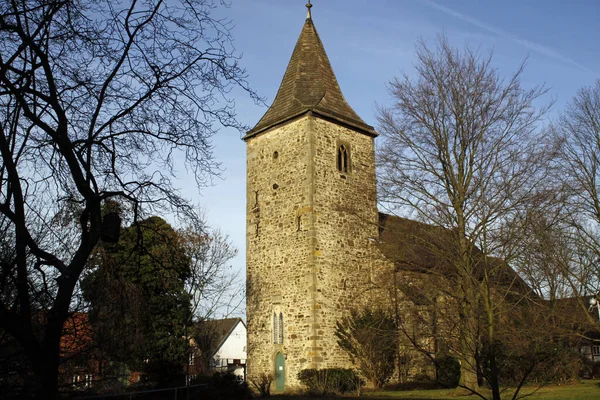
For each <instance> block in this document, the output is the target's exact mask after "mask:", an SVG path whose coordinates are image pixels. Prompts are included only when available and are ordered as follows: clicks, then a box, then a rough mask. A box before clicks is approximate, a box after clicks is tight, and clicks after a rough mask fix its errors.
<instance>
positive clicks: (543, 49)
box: [423, 0, 598, 76]
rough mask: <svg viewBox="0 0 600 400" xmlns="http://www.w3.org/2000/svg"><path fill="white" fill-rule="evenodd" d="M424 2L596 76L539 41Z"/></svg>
mask: <svg viewBox="0 0 600 400" xmlns="http://www.w3.org/2000/svg"><path fill="white" fill-rule="evenodd" d="M423 2H424V3H426V4H427V5H429V6H430V7H432V8H435V9H436V10H438V11H441V12H443V13H445V14H448V15H451V16H453V17H455V18H458V19H461V20H463V21H465V22H468V23H470V24H471V25H474V26H476V27H478V28H481V29H484V30H486V31H488V32H491V33H493V34H495V35H497V36H500V37H503V38H505V39H509V40H512V41H513V42H515V43H517V44H520V45H521V46H523V47H525V48H527V49H529V50H531V51H533V52H536V53H538V54H541V55H544V56H546V57H549V58H553V59H555V60H558V61H561V62H563V63H567V64H570V65H572V66H574V67H577V68H578V69H580V70H583V71H585V72H588V73H590V74H592V75H594V76H598V73H597V72H596V71H593V70H591V69H589V68H588V67H586V66H585V65H582V64H579V63H578V62H577V61H575V60H573V59H572V58H569V57H566V56H564V55H562V54H561V53H559V52H557V51H556V50H554V49H552V48H550V47H547V46H544V45H542V44H539V43H535V42H531V41H529V40H525V39H521V38H520V37H518V36H516V35H513V34H511V33H508V32H506V31H504V30H502V29H499V28H496V27H494V26H492V25H489V24H486V23H484V22H481V21H479V20H476V19H474V18H471V17H469V16H467V15H464V14H462V13H459V12H457V11H454V10H452V9H451V8H448V7H446V6H443V5H441V4H437V3H436V2H434V1H432V0H423Z"/></svg>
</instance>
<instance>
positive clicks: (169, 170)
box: [0, 0, 255, 398]
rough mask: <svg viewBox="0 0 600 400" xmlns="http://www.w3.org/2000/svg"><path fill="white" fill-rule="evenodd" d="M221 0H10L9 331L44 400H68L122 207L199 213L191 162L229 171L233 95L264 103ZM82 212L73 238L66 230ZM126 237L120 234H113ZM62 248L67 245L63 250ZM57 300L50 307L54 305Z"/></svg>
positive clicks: (4, 174)
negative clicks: (109, 213) (79, 312)
mask: <svg viewBox="0 0 600 400" xmlns="http://www.w3.org/2000/svg"><path fill="white" fill-rule="evenodd" d="M219 3H221V4H222V2H216V4H215V2H213V1H212V0H181V1H169V2H164V1H162V0H150V1H144V2H139V1H135V0H132V1H125V2H114V1H108V0H105V1H102V0H101V1H71V0H23V1H13V0H8V1H4V2H2V3H1V4H0V110H1V111H0V131H1V134H0V154H1V155H2V164H1V166H0V224H2V226H3V227H6V231H7V232H8V234H7V235H6V236H5V238H4V240H5V241H7V242H8V243H9V244H10V247H11V248H14V257H12V258H10V260H9V261H8V262H3V264H2V271H1V276H0V282H2V285H3V287H2V297H1V298H0V328H2V329H5V330H6V332H8V333H9V334H10V335H12V336H13V337H14V338H15V339H16V340H17V341H18V342H19V344H20V346H22V348H23V349H24V351H25V353H26V355H27V357H28V358H29V361H30V363H31V365H32V369H33V371H34V374H35V376H36V383H35V386H36V390H37V395H38V397H39V398H55V397H56V396H57V379H58V365H59V352H60V337H61V331H62V328H63V324H64V321H65V319H66V318H67V316H68V313H69V307H70V306H71V301H72V297H73V293H74V291H75V290H76V287H77V284H78V281H79V277H80V275H81V273H82V271H83V269H84V267H85V265H86V261H87V259H88V257H89V255H90V253H91V252H92V249H93V248H94V246H95V245H96V243H97V242H98V240H99V239H100V237H101V236H103V235H104V236H105V237H107V238H109V237H110V236H114V235H111V234H110V233H111V232H109V230H110V229H109V228H110V227H111V226H112V227H113V228H114V227H115V225H118V221H117V224H115V221H114V219H113V220H112V221H111V220H110V219H108V218H103V215H102V209H101V204H102V202H103V201H106V200H108V199H120V201H122V202H125V203H129V205H130V206H131V208H132V209H133V211H134V218H137V216H138V215H140V214H141V213H144V212H150V211H155V212H158V211H161V210H162V211H169V210H170V211H173V212H176V213H179V214H184V215H192V214H193V213H194V210H193V207H191V205H190V204H188V203H187V202H186V201H185V200H184V199H183V198H182V197H181V196H180V195H179V194H178V191H177V190H176V189H175V188H174V185H173V182H172V179H173V178H174V174H175V169H174V162H175V161H176V160H181V161H183V162H185V166H186V167H187V168H188V169H189V170H191V171H192V172H193V173H194V175H195V177H196V181H197V183H198V184H203V183H205V182H206V181H207V180H208V179H210V176H211V175H212V174H213V173H215V172H216V171H217V170H216V168H215V167H216V166H217V164H216V163H215V161H214V160H213V159H212V157H211V145H210V137H211V136H212V135H213V134H214V133H216V132H217V130H218V127H219V126H234V127H239V125H238V123H237V121H236V119H235V114H234V110H233V102H232V100H231V98H229V93H230V91H231V90H232V89H233V88H236V87H237V88H241V89H242V90H243V91H246V92H248V93H249V94H250V95H251V96H252V97H254V98H255V96H254V93H253V92H252V91H251V90H250V89H249V88H248V86H247V84H246V81H245V72H244V70H242V69H241V68H240V67H239V65H238V60H237V58H236V55H235V53H234V50H233V47H232V46H231V36H230V27H231V25H230V22H229V21H227V20H221V19H216V18H215V17H213V15H212V14H211V12H212V11H213V9H214V8H215V7H216V6H217V5H218V4H219ZM66 209H69V210H73V213H74V216H75V217H76V218H75V220H74V221H75V222H76V225H75V228H76V229H75V230H74V231H73V232H72V233H73V234H72V236H70V237H69V240H68V241H66V240H63V238H61V237H60V234H58V233H57V232H58V231H57V227H58V226H60V218H55V216H57V215H59V213H61V212H63V210H66ZM113 233H114V232H113ZM57 245H58V247H57ZM40 299H43V301H40Z"/></svg>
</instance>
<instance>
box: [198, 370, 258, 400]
mask: <svg viewBox="0 0 600 400" xmlns="http://www.w3.org/2000/svg"><path fill="white" fill-rule="evenodd" d="M204 395H205V396H206V398H210V399H246V398H248V396H249V395H250V390H249V389H248V385H247V384H246V382H244V379H243V378H242V377H241V376H238V375H235V374H233V373H231V372H216V373H215V374H214V375H213V376H212V377H211V378H210V381H209V382H208V389H207V390H206V392H205V393H204Z"/></svg>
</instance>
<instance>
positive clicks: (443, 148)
mask: <svg viewBox="0 0 600 400" xmlns="http://www.w3.org/2000/svg"><path fill="white" fill-rule="evenodd" d="M491 62H492V55H491V54H490V55H486V56H483V55H481V54H479V53H478V52H476V51H473V50H471V49H468V48H467V49H466V50H464V51H459V50H457V49H455V48H453V47H451V46H450V45H449V43H448V41H447V39H446V38H444V37H440V38H438V40H437V43H436V46H435V48H433V49H432V48H429V47H428V46H427V45H426V44H424V43H421V44H420V45H419V46H418V47H417V65H416V71H417V76H416V79H414V80H413V79H411V78H410V77H409V76H408V75H405V76H404V77H403V78H402V79H395V80H394V81H392V82H391V83H390V85H389V91H390V94H391V96H392V99H393V105H392V106H391V107H389V108H380V110H379V117H378V119H379V123H380V132H381V133H383V135H384V138H385V142H384V144H383V146H382V147H381V150H380V152H379V159H380V161H381V165H382V168H381V177H380V180H379V182H380V191H379V193H380V194H381V200H382V201H383V202H384V203H386V204H388V205H390V206H391V207H395V208H396V209H397V210H398V211H400V212H402V213H409V214H411V215H416V216H417V218H418V219H420V220H422V221H424V222H427V223H431V224H433V225H436V226H439V227H444V228H446V229H447V230H448V233H449V235H447V239H448V240H450V242H451V243H449V244H445V245H444V246H443V247H442V248H444V249H448V251H447V252H445V254H444V257H445V259H446V260H447V263H448V264H449V265H451V266H452V268H453V271H454V275H453V277H452V278H451V279H452V280H453V282H452V287H453V291H452V293H451V294H452V295H453V296H454V298H455V299H456V304H457V315H456V318H457V320H458V326H457V328H458V332H457V336H458V337H459V340H460V343H459V346H458V354H457V356H458V358H459V360H460V362H461V379H460V386H461V387H463V388H465V389H467V390H469V391H472V392H475V393H479V391H478V383H477V373H476V371H477V358H476V357H477V354H478V350H479V344H480V338H481V335H485V337H486V339H487V340H488V341H490V342H494V341H495V330H494V329H495V322H496V318H497V312H498V310H499V304H497V302H498V301H502V300H503V299H505V296H495V295H494V294H493V290H492V282H493V281H494V275H496V274H498V273H500V271H503V270H504V268H505V264H504V263H498V262H493V260H487V257H488V256H492V255H495V256H506V254H503V253H502V249H503V246H502V245H503V243H502V242H503V240H501V239H502V238H505V237H507V235H506V232H503V231H502V229H501V227H502V226H503V225H504V224H503V222H504V221H506V220H508V219H510V218H511V216H512V215H513V214H514V213H515V212H517V211H518V210H519V209H521V208H522V207H525V206H526V204H527V203H528V199H529V198H530V197H531V195H532V193H534V191H535V187H536V184H537V182H539V181H540V176H541V175H540V173H541V171H540V166H539V165H540V164H539V163H538V161H539V150H540V147H541V146H540V143H543V141H541V140H540V137H539V135H538V130H537V128H538V126H537V125H538V123H539V122H540V121H541V118H542V117H543V115H544V113H545V111H546V110H547V107H544V108H542V109H539V110H538V109H536V107H535V106H534V103H535V102H536V101H537V100H538V99H539V98H540V97H541V96H542V95H543V94H544V93H545V92H546V89H545V88H544V87H534V88H532V89H524V88H522V87H521V84H520V81H519V78H520V76H521V73H522V72H523V68H524V64H521V65H520V66H519V68H518V69H517V71H516V72H515V73H514V74H513V75H512V76H510V77H509V78H508V79H507V80H504V79H502V78H501V76H500V74H499V73H498V71H497V70H496V69H494V68H493V67H492V64H491ZM478 253H481V254H482V255H478ZM482 262H484V264H482ZM478 265H480V266H479V267H478ZM481 265H485V267H484V268H481ZM478 269H479V271H478ZM509 286H510V285H509ZM498 299H500V300H498ZM482 310H483V311H482ZM482 317H484V318H483V320H484V321H485V325H481V318H482ZM492 360H493V355H492ZM492 368H494V366H492ZM494 379H497V374H496V378H494V374H492V377H491V380H492V381H491V382H489V383H490V385H491V387H492V388H493V398H494V399H499V398H500V393H499V385H498V382H497V381H495V382H494Z"/></svg>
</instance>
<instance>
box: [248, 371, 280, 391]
mask: <svg viewBox="0 0 600 400" xmlns="http://www.w3.org/2000/svg"><path fill="white" fill-rule="evenodd" d="M273 379H274V376H273V374H266V373H264V372H263V373H262V374H260V375H258V376H255V377H251V378H250V383H252V386H254V387H255V388H256V390H258V393H259V394H260V397H268V396H270V395H271V382H273Z"/></svg>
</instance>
